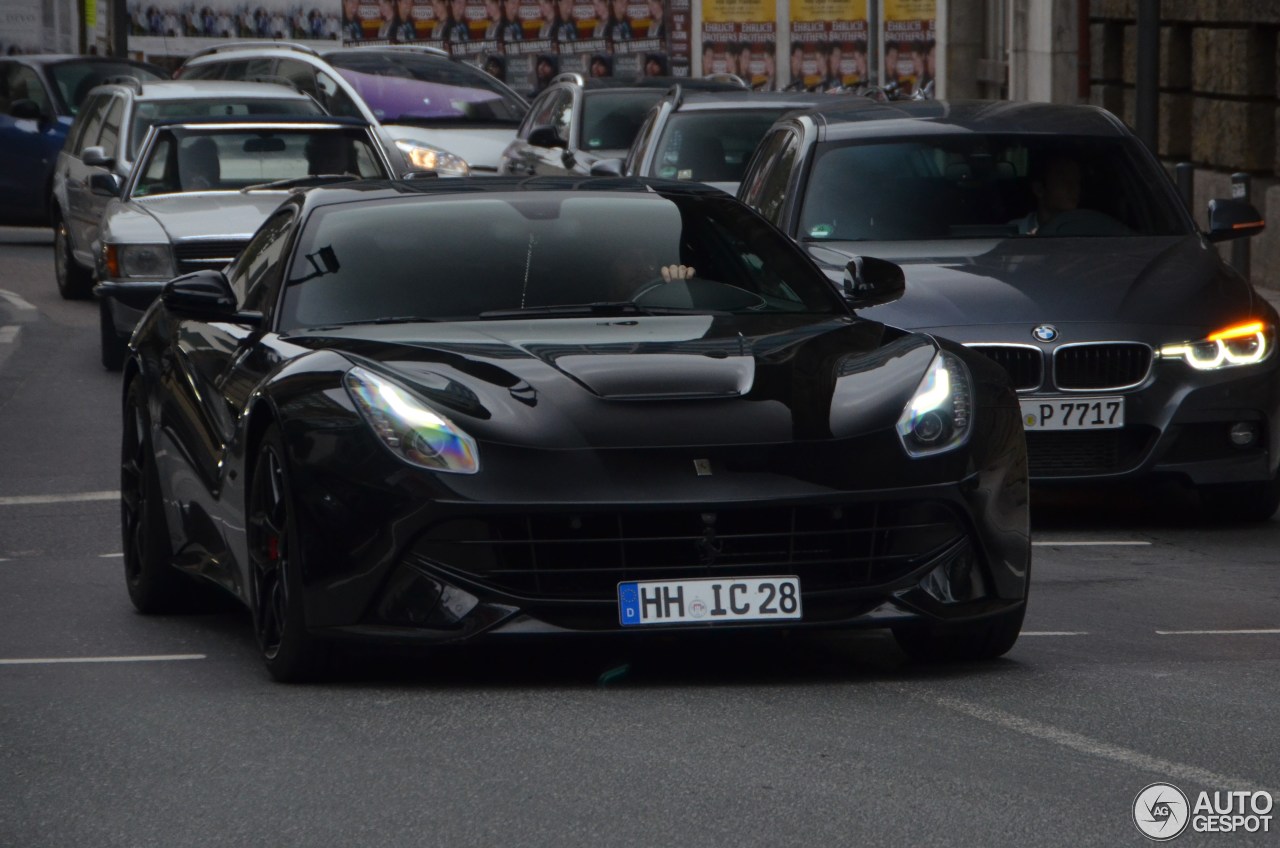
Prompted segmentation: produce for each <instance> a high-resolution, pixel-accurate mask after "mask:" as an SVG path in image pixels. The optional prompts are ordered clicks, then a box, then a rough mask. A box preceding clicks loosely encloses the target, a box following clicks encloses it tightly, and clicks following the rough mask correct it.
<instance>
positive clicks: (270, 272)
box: [230, 207, 295, 312]
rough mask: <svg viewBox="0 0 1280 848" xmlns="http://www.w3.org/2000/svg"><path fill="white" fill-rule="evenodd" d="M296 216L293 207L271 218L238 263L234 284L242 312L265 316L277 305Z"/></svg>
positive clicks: (233, 271)
mask: <svg viewBox="0 0 1280 848" xmlns="http://www.w3.org/2000/svg"><path fill="white" fill-rule="evenodd" d="M294 216H295V210H294V209H293V208H292V207H290V208H288V209H283V210H281V211H279V212H277V213H276V214H274V215H272V216H271V217H270V218H268V219H267V221H266V223H265V224H263V225H262V227H261V228H260V229H259V230H258V233H257V235H255V236H254V237H253V241H251V242H249V244H248V245H247V246H246V247H245V249H244V251H243V252H241V254H240V257H239V258H238V259H237V260H236V263H235V266H234V267H233V268H232V269H231V275H230V283H231V288H232V290H233V291H234V292H235V294H236V302H237V303H239V304H240V307H241V308H242V309H255V310H260V311H263V312H265V311H266V310H267V309H268V308H269V307H270V305H271V304H272V303H274V302H275V293H276V292H277V291H278V290H279V284H280V278H281V275H282V273H283V262H282V261H281V260H282V258H283V256H284V251H285V248H286V247H288V244H289V239H288V234H289V232H290V231H291V229H290V224H292V223H293V219H294Z"/></svg>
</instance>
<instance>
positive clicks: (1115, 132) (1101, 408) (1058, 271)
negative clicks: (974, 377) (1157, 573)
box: [739, 101, 1280, 520]
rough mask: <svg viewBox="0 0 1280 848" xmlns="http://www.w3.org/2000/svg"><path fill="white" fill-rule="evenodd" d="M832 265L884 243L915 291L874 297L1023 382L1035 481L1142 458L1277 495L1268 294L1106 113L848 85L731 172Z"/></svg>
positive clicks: (1224, 509)
mask: <svg viewBox="0 0 1280 848" xmlns="http://www.w3.org/2000/svg"><path fill="white" fill-rule="evenodd" d="M739 197H740V198H742V199H743V200H744V201H745V202H746V203H747V204H748V205H749V206H751V207H753V208H755V209H757V210H759V211H760V212H761V213H763V214H764V215H765V217H767V218H769V219H770V220H771V221H773V222H774V223H776V224H777V225H778V226H780V227H781V228H782V229H783V230H784V231H786V232H787V233H788V234H789V235H791V236H792V237H793V238H794V239H795V240H796V241H798V242H799V243H800V244H801V245H802V246H803V247H804V248H805V249H806V251H807V252H808V253H809V254H810V256H812V257H813V258H814V259H816V260H818V261H819V262H821V263H824V264H825V265H826V266H827V267H828V269H829V273H830V275H831V276H832V277H833V278H834V279H839V277H840V275H841V274H842V272H843V268H844V265H845V263H847V262H848V261H849V260H850V259H851V258H853V257H863V256H870V257H877V258H882V259H887V260H891V261H893V262H895V263H898V264H900V265H901V267H902V268H903V270H904V272H905V274H906V277H907V291H906V295H905V296H904V297H903V298H902V299H900V300H898V301H896V302H894V303H890V304H886V305H884V306H878V307H876V308H874V309H872V310H871V311H869V312H865V313H864V315H865V316H866V317H868V318H875V319H878V320H881V321H884V322H885V323H889V324H894V325H897V326H902V327H909V328H913V329H916V330H921V331H927V332H931V333H938V334H939V335H943V336H947V337H949V338H953V339H955V340H957V341H959V342H962V343H963V344H965V345H967V346H969V347H971V348H973V349H977V350H981V351H982V352H983V353H985V354H986V355H988V356H989V357H991V358H992V359H994V360H995V361H997V362H999V363H1000V364H1001V365H1002V366H1004V367H1005V368H1006V369H1007V370H1008V372H1009V373H1010V375H1011V377H1012V379H1013V381H1014V384H1015V386H1016V388H1017V390H1018V394H1019V396H1020V402H1021V407H1022V412H1023V418H1024V424H1025V426H1026V429H1027V446H1028V452H1029V455H1030V464H1031V478H1032V482H1033V483H1044V484H1054V483H1074V482H1081V481H1091V482H1105V481H1112V480H1121V479H1134V478H1143V479H1150V478H1151V477H1152V476H1162V477H1166V478H1176V479H1177V480H1180V481H1183V482H1187V483H1190V484H1192V485H1194V486H1195V487H1196V488H1197V489H1198V491H1199V493H1200V496H1201V497H1200V501H1201V503H1202V505H1203V509H1204V510H1205V512H1206V513H1211V514H1214V515H1216V516H1220V517H1226V518H1232V519H1238V520H1263V519H1267V518H1269V517H1270V516H1271V515H1272V514H1273V513H1274V512H1275V510H1276V505H1277V502H1280V484H1278V483H1277V476H1276V469H1277V464H1278V463H1280V450H1278V449H1277V447H1278V445H1280V441H1278V439H1280V359H1277V357H1276V356H1275V355H1274V353H1273V349H1274V345H1275V340H1276V339H1275V333H1276V321H1277V316H1276V312H1275V310H1274V309H1272V307H1271V306H1270V305H1269V304H1268V303H1267V302H1266V301H1265V300H1264V299H1262V298H1261V297H1259V296H1258V295H1257V294H1256V293H1255V292H1254V290H1253V288H1252V287H1251V286H1250V284H1249V282H1248V281H1247V280H1245V279H1244V278H1243V277H1241V276H1240V275H1239V274H1238V273H1236V272H1235V271H1234V270H1233V269H1232V268H1230V267H1229V266H1228V265H1227V264H1225V263H1224V262H1223V261H1222V260H1221V258H1220V257H1219V254H1218V251H1217V248H1215V246H1214V243H1215V242H1219V241H1222V240H1224V239H1231V238H1238V237H1242V236H1248V235H1252V234H1254V233H1256V232H1258V231H1260V230H1261V229H1262V221H1261V219H1260V216H1259V215H1258V213H1257V211H1256V210H1254V209H1253V208H1252V207H1250V206H1249V205H1248V204H1247V203H1244V202H1243V201H1237V200H1229V199H1228V200H1215V201H1212V202H1211V203H1210V209H1209V231H1208V232H1206V233H1202V232H1199V231H1198V230H1197V228H1196V225H1195V223H1194V221H1193V220H1192V218H1191V216H1190V215H1189V214H1188V212H1187V210H1186V209H1185V207H1184V205H1183V203H1182V202H1181V200H1180V198H1179V196H1178V195H1177V193H1176V191H1175V190H1174V187H1173V184H1172V181H1171V180H1170V179H1169V178H1168V176H1167V175H1166V174H1165V172H1164V171H1163V170H1162V168H1161V167H1160V165H1159V163H1158V162H1156V160H1155V159H1154V158H1153V157H1152V156H1151V155H1150V154H1149V153H1148V152H1147V150H1146V148H1145V147H1144V146H1143V145H1142V144H1141V143H1140V142H1139V141H1138V140H1137V139H1136V138H1135V137H1134V136H1133V135H1132V134H1131V133H1130V132H1129V131H1128V130H1127V129H1126V128H1125V126H1124V125H1123V124H1122V123H1121V122H1120V121H1119V120H1118V119H1116V118H1115V117H1114V116H1113V115H1111V114H1110V113H1107V112H1105V111H1103V110H1101V109H1096V108H1093V107H1088V106H1060V105H1049V104H1035V103H1008V102H999V103H990V102H986V103H984V102H972V103H944V102H937V101H927V102H896V103H884V104H881V103H873V102H864V103H853V104H851V105H846V106H841V107H838V108H826V107H824V108H823V109H821V110H813V111H810V112H807V113H803V114H800V115H796V116H793V117H790V118H787V119H783V120H780V121H779V122H777V123H776V124H775V125H774V127H773V128H772V129H771V130H770V133H769V134H768V135H767V136H766V137H765V139H764V141H762V143H761V146H760V147H759V148H757V153H756V156H755V158H754V159H753V162H752V164H751V166H750V167H749V170H748V173H747V174H746V176H745V178H744V180H743V182H742V186H741V189H740V192H739Z"/></svg>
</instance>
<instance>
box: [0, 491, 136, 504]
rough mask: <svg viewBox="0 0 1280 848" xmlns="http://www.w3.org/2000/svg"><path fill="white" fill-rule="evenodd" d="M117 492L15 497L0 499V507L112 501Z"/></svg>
mask: <svg viewBox="0 0 1280 848" xmlns="http://www.w3.org/2000/svg"><path fill="white" fill-rule="evenodd" d="M119 497H120V493H119V492H115V491H112V492H80V493H79V494H75V495H15V496H12V497H7V498H0V506H27V505H30V504H55V503H75V502H77V501H114V500H117V499H118V498H119Z"/></svg>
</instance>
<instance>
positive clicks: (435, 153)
mask: <svg viewBox="0 0 1280 848" xmlns="http://www.w3.org/2000/svg"><path fill="white" fill-rule="evenodd" d="M396 147H398V148H400V152H401V153H403V154H404V158H405V159H406V160H407V161H408V163H409V165H410V166H411V167H413V169H414V170H417V171H435V172H436V173H437V174H439V175H440V176H442V177H465V176H466V175H467V174H470V173H471V168H470V167H468V166H467V162H466V160H465V159H463V158H462V157H461V156H455V155H454V154H452V153H450V152H448V151H447V150H441V149H440V148H438V147H432V146H431V145H429V144H423V143H422V142H420V141H410V140H409V139H407V138H402V139H398V140H397V141H396Z"/></svg>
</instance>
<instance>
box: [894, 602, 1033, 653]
mask: <svg viewBox="0 0 1280 848" xmlns="http://www.w3.org/2000/svg"><path fill="white" fill-rule="evenodd" d="M1026 613H1027V604H1026V602H1025V601H1024V602H1023V603H1021V604H1019V605H1018V607H1017V609H1013V610H1009V611H1008V612H1002V613H1000V614H998V615H995V616H992V617H991V618H985V619H983V620H981V621H976V622H965V623H963V624H932V625H930V624H923V625H922V624H912V625H901V626H899V627H895V628H893V638H894V639H895V640H896V641H897V643H898V647H900V648H901V649H902V651H903V653H905V654H906V655H907V656H908V657H910V658H911V659H913V660H915V661H917V662H926V663H938V662H972V661H977V660H993V659H996V658H997V657H1001V656H1004V655H1005V654H1007V653H1008V652H1009V649H1010V648H1012V647H1013V643H1014V642H1017V641H1018V634H1019V633H1021V632H1022V619H1023V617H1024V616H1025V615H1026Z"/></svg>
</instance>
